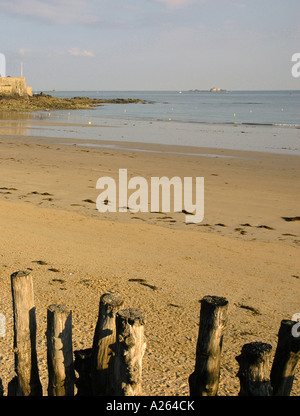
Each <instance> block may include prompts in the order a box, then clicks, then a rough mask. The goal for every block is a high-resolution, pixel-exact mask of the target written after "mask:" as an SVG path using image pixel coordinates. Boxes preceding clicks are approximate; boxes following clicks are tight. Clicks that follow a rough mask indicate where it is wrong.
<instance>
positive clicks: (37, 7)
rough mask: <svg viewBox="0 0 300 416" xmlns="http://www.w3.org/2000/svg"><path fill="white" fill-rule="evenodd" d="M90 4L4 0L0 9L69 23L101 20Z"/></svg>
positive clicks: (65, 0)
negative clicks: (89, 7) (90, 7)
mask: <svg viewBox="0 0 300 416" xmlns="http://www.w3.org/2000/svg"><path fill="white" fill-rule="evenodd" d="M88 5H89V2H88V0H2V1H1V2H0V10H1V11H2V12H6V13H9V14H12V15H15V16H23V17H31V18H37V19H42V20H44V21H48V22H51V23H55V24H60V25H69V24H79V23H93V22H96V21H98V20H99V18H98V17H97V16H95V15H93V13H92V12H89V10H88Z"/></svg>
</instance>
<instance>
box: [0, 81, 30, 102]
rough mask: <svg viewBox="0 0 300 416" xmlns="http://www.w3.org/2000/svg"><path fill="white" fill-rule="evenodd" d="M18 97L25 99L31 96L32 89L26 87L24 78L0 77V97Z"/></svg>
mask: <svg viewBox="0 0 300 416" xmlns="http://www.w3.org/2000/svg"><path fill="white" fill-rule="evenodd" d="M3 95H6V96H7V95H11V96H13V95H18V96H19V97H26V96H28V95H30V96H31V95H32V87H27V85H26V81H25V78H24V77H2V76H0V96H3Z"/></svg>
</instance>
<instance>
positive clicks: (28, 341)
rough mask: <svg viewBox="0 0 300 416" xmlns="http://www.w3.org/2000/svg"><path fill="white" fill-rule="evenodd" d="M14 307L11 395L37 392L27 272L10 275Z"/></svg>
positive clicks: (32, 311) (32, 308)
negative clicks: (13, 365) (13, 354)
mask: <svg viewBox="0 0 300 416" xmlns="http://www.w3.org/2000/svg"><path fill="white" fill-rule="evenodd" d="M11 288H12V298H13V311H14V353H15V371H16V374H17V377H16V379H15V391H14V393H15V395H17V396H41V395H42V385H41V382H40V379H39V371H38V364H37V353H36V316H35V306H34V295H33V282H32V277H31V276H30V274H29V272H27V271H25V272H23V271H19V272H16V273H13V274H12V275H11Z"/></svg>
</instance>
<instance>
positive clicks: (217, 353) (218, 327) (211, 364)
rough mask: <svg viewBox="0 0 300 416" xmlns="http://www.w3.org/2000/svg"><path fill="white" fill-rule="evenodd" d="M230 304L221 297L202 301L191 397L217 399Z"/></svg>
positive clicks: (207, 297) (191, 382)
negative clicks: (213, 397)
mask: <svg viewBox="0 0 300 416" xmlns="http://www.w3.org/2000/svg"><path fill="white" fill-rule="evenodd" d="M227 310H228V301H227V300H226V299H225V298H222V297H217V296H205V297H204V298H203V299H202V300H201V312H200V326H199V334H198V341H197V348H196V364H195V370H194V372H193V373H192V374H191V375H190V377H189V386H190V395H191V396H216V394H217V391H218V387H219V377H220V361H221V352H222V342H223V334H224V330H225V328H226V325H227Z"/></svg>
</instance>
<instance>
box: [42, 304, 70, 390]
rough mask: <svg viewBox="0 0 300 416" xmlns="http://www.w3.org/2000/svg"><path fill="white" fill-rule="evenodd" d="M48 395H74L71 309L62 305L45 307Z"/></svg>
mask: <svg viewBox="0 0 300 416" xmlns="http://www.w3.org/2000/svg"><path fill="white" fill-rule="evenodd" d="M47 363H48V376H49V384H48V396H74V378H75V375H74V364H73V346H72V311H70V310H69V309H68V308H67V307H66V306H64V305H51V306H49V307H48V309H47Z"/></svg>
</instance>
